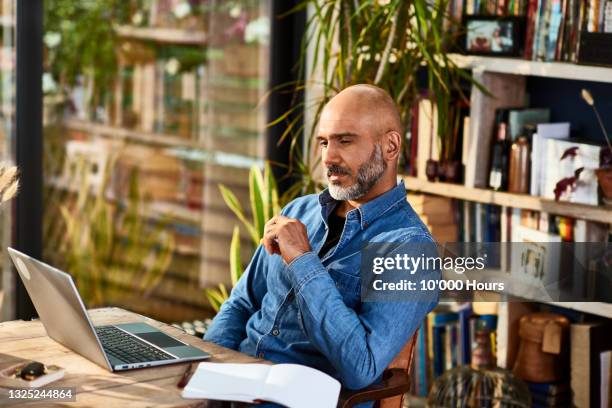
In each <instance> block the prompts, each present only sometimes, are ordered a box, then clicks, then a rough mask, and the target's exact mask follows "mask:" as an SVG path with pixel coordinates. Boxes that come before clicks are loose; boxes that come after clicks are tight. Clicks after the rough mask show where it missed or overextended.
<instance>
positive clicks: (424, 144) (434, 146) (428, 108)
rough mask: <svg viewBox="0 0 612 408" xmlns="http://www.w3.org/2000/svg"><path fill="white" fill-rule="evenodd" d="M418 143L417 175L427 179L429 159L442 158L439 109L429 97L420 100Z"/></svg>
mask: <svg viewBox="0 0 612 408" xmlns="http://www.w3.org/2000/svg"><path fill="white" fill-rule="evenodd" d="M418 111H419V116H418V136H417V138H418V142H417V143H418V144H417V177H418V178H420V179H423V180H426V179H427V174H426V171H425V169H426V167H427V160H429V159H432V160H438V159H439V158H440V152H439V143H438V109H437V107H436V105H435V102H433V101H432V100H431V99H429V98H423V99H421V100H420V102H419V108H418Z"/></svg>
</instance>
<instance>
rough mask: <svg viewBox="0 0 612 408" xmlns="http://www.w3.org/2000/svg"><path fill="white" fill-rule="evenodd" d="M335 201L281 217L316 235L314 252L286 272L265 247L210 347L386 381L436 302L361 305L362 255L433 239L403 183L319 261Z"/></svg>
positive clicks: (357, 213) (293, 208) (368, 207)
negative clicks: (366, 248) (370, 248)
mask: <svg viewBox="0 0 612 408" xmlns="http://www.w3.org/2000/svg"><path fill="white" fill-rule="evenodd" d="M335 205H336V201H335V200H334V199H333V198H332V197H331V196H330V195H329V192H328V191H327V190H324V191H323V192H322V193H320V194H319V195H316V194H312V195H307V196H303V197H300V198H297V199H295V200H294V201H292V202H291V203H289V204H288V205H287V206H286V207H285V208H284V209H283V210H282V212H281V213H282V214H283V215H285V216H287V217H291V218H296V219H298V220H300V221H301V222H302V223H303V224H304V225H305V226H306V228H307V231H308V238H309V241H310V245H311V247H312V252H307V253H305V254H303V255H301V256H299V257H298V258H296V259H294V260H293V262H291V264H289V265H286V264H285V263H284V261H283V260H282V258H281V257H280V256H279V255H269V254H268V253H267V252H266V251H265V249H264V248H263V247H262V246H261V245H260V246H259V247H258V248H257V250H256V252H255V255H254V256H253V258H252V260H251V262H250V264H249V265H248V267H247V268H246V270H245V272H244V274H243V276H242V277H241V278H240V280H239V281H238V283H237V284H236V286H235V288H234V289H233V290H232V292H231V295H230V297H229V299H228V300H227V301H226V302H225V303H224V304H223V306H222V307H221V310H220V312H219V313H218V314H217V316H216V317H215V318H214V320H213V322H212V325H211V327H210V328H209V330H208V331H207V333H206V336H205V337H204V339H205V340H207V341H211V342H214V343H217V344H220V345H222V346H225V347H229V348H231V349H235V350H239V351H241V352H244V353H247V354H250V355H253V356H258V357H262V358H265V359H268V360H271V361H273V362H277V363H297V364H303V365H307V366H310V367H314V368H316V369H318V370H321V371H323V372H325V373H328V374H330V375H332V376H333V377H335V378H337V379H339V380H340V382H341V383H342V385H343V386H344V387H347V388H350V389H360V388H363V387H366V386H368V385H370V384H371V383H373V382H375V381H377V380H379V379H380V377H381V374H382V372H383V370H384V369H385V368H386V367H387V366H388V365H389V363H390V362H391V361H392V360H393V358H394V357H395V356H396V354H397V353H399V351H400V350H401V349H402V348H403V346H404V345H405V344H406V342H407V341H408V339H409V338H410V337H411V336H412V335H413V334H414V332H415V331H416V329H417V328H418V326H419V325H420V324H421V322H422V321H423V319H424V318H425V315H426V314H427V313H428V312H429V311H430V310H431V309H432V308H433V307H434V306H435V303H436V302H437V299H436V300H434V301H432V300H430V301H426V302H424V301H414V302H409V301H405V302H361V298H360V294H361V291H360V280H361V279H360V259H361V256H360V250H361V248H362V246H363V245H364V244H366V243H368V242H406V243H408V242H424V243H425V242H426V243H429V242H434V241H433V239H432V238H431V235H430V234H429V231H428V230H427V227H425V225H424V224H423V223H422V222H421V220H420V219H419V217H418V216H417V215H416V213H415V212H414V211H413V210H412V208H411V207H410V205H409V204H408V202H407V201H406V189H405V187H404V184H403V182H400V183H399V184H398V185H397V186H396V187H395V188H393V189H391V190H389V191H387V192H386V193H384V194H382V195H380V196H378V197H377V198H375V199H373V200H371V201H369V202H367V203H366V204H364V205H363V206H361V207H360V208H355V209H353V210H351V211H349V212H348V213H347V215H346V221H345V226H344V230H343V231H342V235H341V237H340V240H339V242H338V244H337V245H336V247H335V248H334V249H331V250H330V252H329V253H327V254H326V255H324V256H323V258H322V259H321V258H319V256H318V255H317V254H318V252H319V249H320V248H321V246H322V245H323V243H324V242H325V238H326V236H327V230H328V226H327V218H328V216H329V214H330V212H331V211H333V209H334V207H335Z"/></svg>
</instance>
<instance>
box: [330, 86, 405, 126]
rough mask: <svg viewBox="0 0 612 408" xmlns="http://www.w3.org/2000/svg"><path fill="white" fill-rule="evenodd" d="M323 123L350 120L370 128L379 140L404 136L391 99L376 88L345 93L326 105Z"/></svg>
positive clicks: (346, 90) (384, 92)
mask: <svg viewBox="0 0 612 408" xmlns="http://www.w3.org/2000/svg"><path fill="white" fill-rule="evenodd" d="M321 119H322V120H340V119H344V120H351V121H353V122H354V123H357V122H358V123H359V124H361V125H363V126H365V127H369V128H370V129H371V131H372V132H374V133H375V135H373V136H376V137H377V138H378V137H380V136H382V135H383V134H385V133H386V132H389V131H396V132H397V133H399V134H400V135H401V134H402V123H401V119H400V114H399V111H398V109H397V106H396V105H395V102H394V101H393V99H392V98H391V96H390V95H389V94H388V93H387V92H386V91H385V90H384V89H382V88H379V87H377V86H374V85H368V84H359V85H352V86H349V87H348V88H345V89H343V90H342V91H341V92H340V93H338V94H337V95H336V96H334V97H333V98H332V99H331V100H330V101H329V102H328V103H327V105H325V108H324V110H323V112H322V115H321Z"/></svg>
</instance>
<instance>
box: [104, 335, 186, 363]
mask: <svg viewBox="0 0 612 408" xmlns="http://www.w3.org/2000/svg"><path fill="white" fill-rule="evenodd" d="M95 329H96V333H97V334H98V338H99V339H100V342H101V343H102V347H103V348H104V351H105V352H106V353H108V355H110V356H113V357H115V358H118V359H119V360H121V361H125V362H126V363H144V362H148V361H160V360H175V359H176V357H173V356H171V355H170V354H168V353H165V352H163V351H161V350H159V349H158V348H155V347H153V346H151V345H149V344H147V343H145V342H144V341H142V340H140V339H138V338H136V337H134V336H132V335H130V334H128V333H126V332H124V331H123V330H120V329H118V328H116V327H114V326H99V327H96V328H95Z"/></svg>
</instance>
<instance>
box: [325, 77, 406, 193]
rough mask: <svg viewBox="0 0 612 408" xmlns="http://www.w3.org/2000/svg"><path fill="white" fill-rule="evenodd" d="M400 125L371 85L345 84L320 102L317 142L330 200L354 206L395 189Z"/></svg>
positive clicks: (385, 97)
mask: <svg viewBox="0 0 612 408" xmlns="http://www.w3.org/2000/svg"><path fill="white" fill-rule="evenodd" d="M401 127H402V126H401V121H400V115H399V112H398V110H397V107H396V106H395V103H394V102H393V99H392V98H391V97H390V96H389V94H388V93H387V92H385V91H384V90H382V89H380V88H378V87H375V86H373V85H354V86H351V87H348V88H346V89H344V90H343V91H342V92H340V93H339V94H338V95H336V96H334V97H333V98H332V99H331V100H330V101H329V102H328V103H327V105H325V108H324V109H323V112H321V117H320V118H319V123H318V130H317V141H318V145H319V146H320V148H321V159H322V164H323V166H324V167H325V169H326V171H327V177H328V181H329V185H328V186H329V192H330V194H331V196H332V197H333V198H334V199H336V200H344V201H352V204H351V205H357V204H358V203H359V202H361V203H363V202H367V201H368V200H370V199H372V198H374V197H377V196H378V195H380V194H382V193H384V192H385V191H388V190H389V189H391V188H393V187H395V185H396V183H397V180H396V178H397V177H396V176H397V163H398V161H399V157H400V154H401V144H402V128H401Z"/></svg>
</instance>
